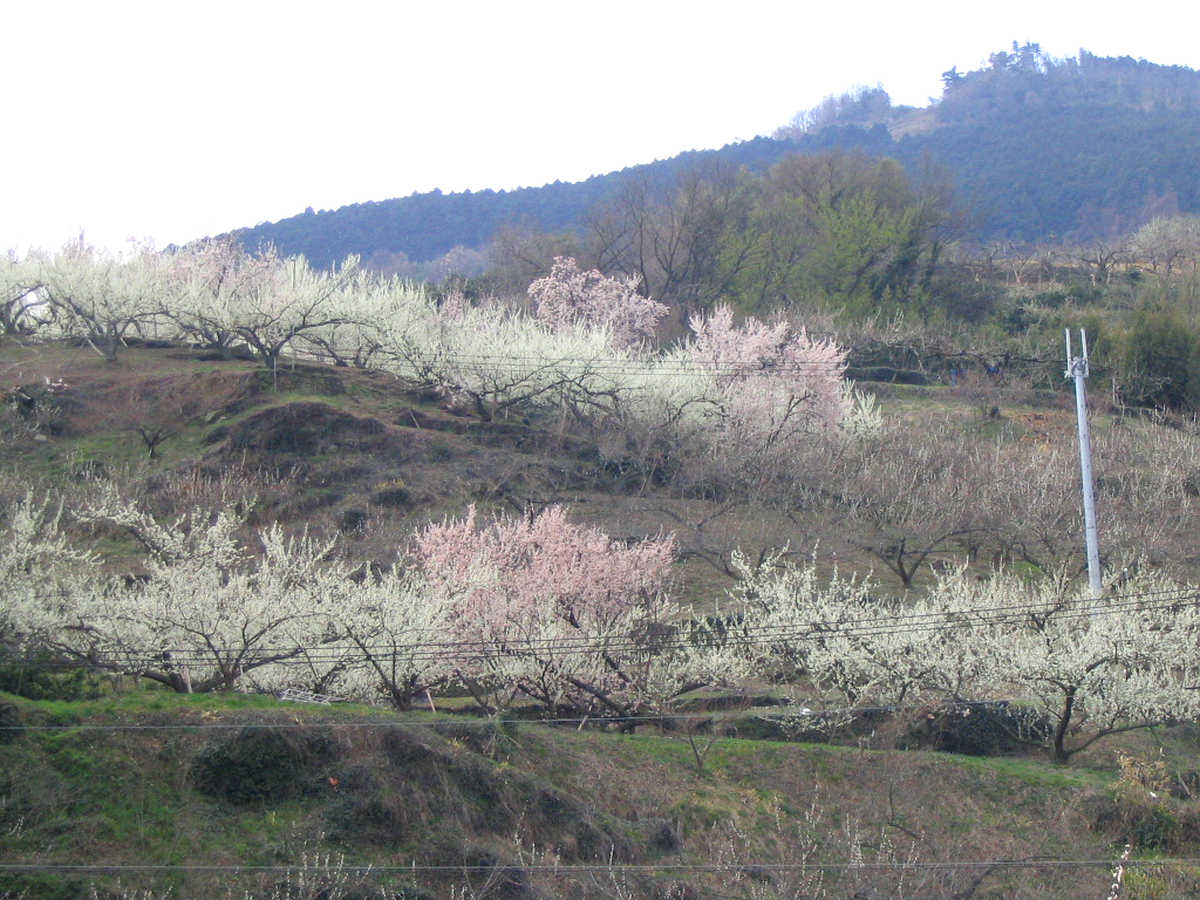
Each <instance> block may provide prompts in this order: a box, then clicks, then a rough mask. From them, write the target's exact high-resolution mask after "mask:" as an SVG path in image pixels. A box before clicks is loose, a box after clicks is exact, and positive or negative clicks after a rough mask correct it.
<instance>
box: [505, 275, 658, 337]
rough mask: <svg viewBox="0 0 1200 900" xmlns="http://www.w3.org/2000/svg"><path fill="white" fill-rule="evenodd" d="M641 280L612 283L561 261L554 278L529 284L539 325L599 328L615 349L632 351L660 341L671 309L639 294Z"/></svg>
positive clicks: (620, 280) (540, 279)
mask: <svg viewBox="0 0 1200 900" xmlns="http://www.w3.org/2000/svg"><path fill="white" fill-rule="evenodd" d="M637 287H638V280H637V279H636V278H629V279H619V278H608V277H607V276H605V275H602V274H601V273H600V271H599V270H598V269H592V270H590V271H587V272H584V271H582V270H581V269H580V268H579V265H578V264H577V263H576V262H575V260H574V259H573V258H571V257H565V258H564V257H561V256H556V257H555V258H554V265H553V266H552V267H551V269H550V274H549V275H547V276H545V277H544V278H539V279H537V280H536V281H534V282H533V283H532V284H530V285H529V299H530V300H532V301H533V304H534V312H535V315H536V316H537V319H538V321H539V322H542V323H543V324H546V325H549V326H550V327H551V328H553V329H555V330H560V329H563V328H568V327H570V326H573V325H577V324H583V325H598V326H601V327H604V328H607V329H608V330H609V332H610V333H611V339H612V342H613V345H614V346H617V347H628V346H632V345H634V344H638V343H640V342H642V341H644V340H647V339H649V338H652V337H653V336H654V329H655V328H656V327H657V326H658V322H659V320H660V319H661V318H662V317H663V316H665V315H666V314H667V307H666V306H664V305H663V304H661V303H659V302H658V301H656V300H651V299H650V298H649V297H643V296H642V295H641V294H639V293H638V292H637Z"/></svg>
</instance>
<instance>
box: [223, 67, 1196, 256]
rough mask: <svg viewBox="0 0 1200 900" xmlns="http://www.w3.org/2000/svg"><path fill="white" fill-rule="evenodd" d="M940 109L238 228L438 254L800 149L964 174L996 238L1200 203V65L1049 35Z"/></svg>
mask: <svg viewBox="0 0 1200 900" xmlns="http://www.w3.org/2000/svg"><path fill="white" fill-rule="evenodd" d="M943 83H944V90H943V94H942V97H941V98H940V100H938V101H937V102H935V103H933V104H931V105H930V106H929V107H927V108H925V109H914V108H912V107H906V106H893V105H892V104H891V102H890V99H889V98H888V97H887V95H886V93H885V92H884V91H882V89H873V90H867V91H858V92H852V93H851V94H848V95H845V96H844V97H843V98H832V99H831V100H828V101H826V102H825V103H824V104H822V106H820V107H818V108H817V109H816V110H813V111H810V112H809V113H807V114H806V113H802V114H800V115H799V116H797V119H796V120H795V121H794V123H793V125H792V126H791V127H784V128H781V129H779V131H777V132H776V135H775V136H774V137H771V138H768V137H759V138H755V139H754V140H752V141H746V142H742V143H737V144H730V145H728V146H726V147H723V148H721V149H720V150H707V151H692V152H688V153H683V154H680V155H679V156H676V157H673V158H671V159H668V160H661V161H658V162H654V163H649V164H646V165H642V166H635V167H631V168H629V169H624V170H621V171H619V172H612V173H609V174H606V175H598V176H594V177H592V178H590V179H588V180H586V181H582V182H576V183H563V182H555V183H553V184H547V185H544V186H542V187H527V188H520V189H517V190H513V191H491V190H487V191H477V192H464V193H454V194H443V193H441V192H440V191H433V192H430V193H424V194H413V195H411V196H409V197H403V198H396V199H391V200H383V201H373V202H367V203H359V204H353V205H350V206H345V207H342V208H340V209H337V210H321V211H320V212H314V211H313V210H312V209H311V208H309V209H308V210H306V211H305V212H304V213H302V214H300V215H297V216H292V217H290V218H287V219H282V220H280V221H278V222H273V223H260V224H258V225H256V226H254V227H253V228H243V229H239V230H237V231H235V232H234V234H235V235H236V236H237V237H238V238H239V239H240V240H241V241H242V243H243V245H244V246H246V247H247V249H255V248H257V247H259V246H261V245H263V244H266V243H271V244H274V245H275V246H276V247H277V248H278V249H279V250H280V251H281V252H282V253H284V254H295V253H303V254H304V255H305V256H307V257H308V258H309V259H310V260H311V261H312V262H313V263H314V264H316V265H318V266H327V265H330V264H332V263H333V262H335V261H337V260H339V259H341V258H344V257H345V256H346V255H348V254H351V253H355V254H359V255H361V256H363V257H364V258H368V259H369V258H371V257H372V256H373V255H374V256H377V257H378V256H381V255H389V254H391V255H395V254H404V255H405V256H406V257H407V258H408V259H411V260H431V259H435V258H437V257H439V256H441V255H443V254H446V253H447V252H449V251H450V250H452V249H453V248H455V247H469V248H481V247H484V246H486V245H487V244H488V243H489V242H490V241H491V240H492V238H493V237H494V236H495V235H496V233H497V232H498V231H499V230H500V229H501V228H502V227H504V226H506V225H520V226H523V227H526V228H529V229H531V230H535V231H540V232H555V231H565V230H573V229H577V228H579V227H580V226H581V224H582V223H583V222H584V220H585V219H586V217H587V215H588V214H589V212H590V211H591V210H593V209H594V208H595V207H596V206H597V205H598V204H600V203H602V202H604V201H606V200H608V199H610V198H612V197H613V196H614V195H616V194H617V193H618V192H619V191H620V190H621V189H622V188H623V187H624V186H626V185H628V184H629V183H630V182H631V181H634V180H647V179H648V180H650V181H653V182H659V183H671V182H672V181H673V180H674V179H678V178H679V177H681V176H682V175H683V174H685V173H687V172H689V171H692V170H696V169H698V168H702V167H706V166H708V167H711V166H714V165H715V166H720V167H723V168H728V167H734V168H738V167H744V168H745V169H747V170H748V171H749V172H752V173H761V172H764V171H766V170H767V169H768V168H769V167H770V166H772V165H774V164H775V163H777V162H778V161H779V160H781V159H782V158H784V157H785V156H787V155H789V154H793V153H797V152H799V153H820V152H825V151H829V150H834V149H842V150H856V151H862V152H864V153H866V154H868V155H871V156H880V157H891V158H894V159H896V160H898V161H899V162H900V163H901V164H902V165H903V166H904V167H905V168H906V169H907V170H908V172H909V173H910V174H912V175H914V176H916V175H917V174H918V173H919V172H920V171H921V170H922V169H923V168H928V167H929V166H930V165H933V166H936V167H938V168H941V169H944V170H945V171H946V172H948V173H949V174H950V176H951V178H952V180H953V182H954V184H955V187H956V189H957V192H958V195H959V198H960V201H961V202H962V204H963V206H964V207H965V208H966V209H967V210H968V211H969V212H970V214H971V218H970V222H971V225H970V234H969V237H971V238H974V239H977V240H980V241H988V240H1013V241H1029V242H1035V241H1045V240H1059V239H1071V240H1076V241H1080V240H1088V239H1092V238H1097V237H1106V236H1112V235H1116V234H1119V233H1123V232H1127V231H1129V230H1131V229H1132V228H1135V227H1137V226H1138V225H1140V224H1143V223H1144V222H1146V221H1148V220H1149V219H1150V218H1152V217H1153V216H1155V215H1161V214H1173V213H1179V212H1196V211H1200V168H1198V167H1197V166H1196V165H1195V147H1196V146H1197V145H1198V144H1200V115H1198V114H1197V113H1198V111H1200V73H1197V72H1196V71H1194V70H1192V69H1189V68H1185V67H1182V66H1162V65H1157V64H1154V63H1150V62H1147V61H1145V60H1134V59H1131V58H1129V57H1120V58H1106V57H1099V56H1095V55H1092V54H1090V53H1088V52H1086V51H1080V53H1079V56H1078V57H1075V58H1069V59H1066V60H1056V59H1053V58H1051V57H1049V56H1047V55H1046V54H1044V53H1043V52H1042V51H1041V49H1040V48H1039V47H1038V46H1037V45H1036V44H1025V45H1023V46H1018V45H1016V44H1014V45H1013V48H1012V51H1011V52H1009V51H1001V52H999V53H995V54H992V56H991V58H990V59H989V64H988V65H987V66H985V67H983V68H980V69H978V70H975V71H972V72H968V73H959V72H957V71H956V70H955V69H951V70H950V71H948V72H946V73H944V74H943Z"/></svg>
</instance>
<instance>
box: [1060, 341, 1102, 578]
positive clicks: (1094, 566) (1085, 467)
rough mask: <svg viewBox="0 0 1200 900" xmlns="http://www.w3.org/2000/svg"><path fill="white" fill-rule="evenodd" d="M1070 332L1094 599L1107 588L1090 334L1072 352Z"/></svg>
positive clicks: (1069, 366)
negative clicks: (1090, 406)
mask: <svg viewBox="0 0 1200 900" xmlns="http://www.w3.org/2000/svg"><path fill="white" fill-rule="evenodd" d="M1064 331H1065V332H1066V335H1067V371H1066V373H1065V374H1066V377H1067V378H1074V379H1075V416H1076V418H1077V419H1078V420H1079V471H1080V474H1081V475H1082V476H1083V478H1082V481H1083V526H1084V534H1085V537H1086V539H1087V562H1088V588H1089V590H1090V592H1091V595H1092V599H1093V600H1099V599H1100V593H1101V591H1102V590H1103V589H1104V588H1103V585H1102V584H1101V583H1100V539H1099V537H1098V536H1097V532H1096V492H1095V490H1094V488H1093V487H1092V440H1091V437H1090V436H1089V435H1088V419H1087V386H1086V384H1085V383H1084V381H1085V379H1086V378H1087V377H1088V355H1087V335H1086V334H1085V333H1084V330H1083V329H1082V328H1080V329H1079V343H1080V346H1081V348H1082V352H1083V355H1082V356H1072V355H1071V329H1069V328H1067V329H1064Z"/></svg>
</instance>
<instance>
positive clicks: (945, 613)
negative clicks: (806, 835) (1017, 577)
mask: <svg viewBox="0 0 1200 900" xmlns="http://www.w3.org/2000/svg"><path fill="white" fill-rule="evenodd" d="M1148 598H1154V599H1153V600H1151V602H1143V601H1145V600H1147V599H1148ZM1197 600H1200V594H1197V593H1196V592H1195V591H1194V590H1192V589H1190V588H1177V589H1171V590H1160V591H1146V592H1141V593H1135V594H1124V595H1115V596H1113V597H1112V598H1110V599H1107V600H1100V601H1096V602H1091V603H1089V602H1084V603H1080V602H1075V603H1069V604H1058V603H1037V602H1033V601H1030V602H1025V603H1019V604H1008V605H999V606H991V607H972V608H968V609H961V610H955V609H948V610H934V611H930V612H924V613H906V614H894V615H890V616H884V617H881V618H878V619H872V620H851V621H849V622H847V621H841V620H826V621H809V622H800V623H796V624H786V625H775V626H752V625H745V624H743V623H741V622H739V621H738V620H737V619H736V618H734V619H732V620H728V621H727V620H720V619H718V620H717V621H716V622H703V621H698V620H691V621H690V622H687V623H684V625H683V628H687V627H689V626H690V627H693V628H694V629H696V630H695V631H693V632H692V634H686V633H684V634H680V633H679V632H676V634H677V636H676V637H674V638H654V639H650V640H648V641H647V640H639V639H635V638H630V637H627V636H620V637H615V638H613V639H610V640H597V638H596V637H595V636H593V635H587V634H580V635H578V636H558V637H553V638H523V637H522V636H521V635H520V634H519V633H516V634H514V633H502V634H497V635H496V636H494V637H492V638H481V639H476V640H445V641H428V640H422V641H415V642H393V643H390V644H366V645H363V646H359V645H357V644H354V645H351V644H346V645H345V649H344V650H332V649H326V648H327V647H328V645H327V644H326V645H322V644H318V645H316V646H315V647H314V648H313V649H311V650H308V649H306V648H303V647H301V648H297V647H272V646H253V645H250V646H241V647H232V646H226V647H215V646H209V647H207V648H205V649H204V650H199V649H197V648H183V647H170V646H165V647H158V648H154V649H148V648H134V649H126V650H96V651H92V652H90V653H89V654H88V655H87V657H86V658H81V659H79V660H78V662H79V663H82V664H87V663H89V662H90V663H94V664H96V665H117V664H123V665H126V666H136V665H139V664H150V665H153V666H162V665H164V664H170V665H174V666H183V665H209V664H212V663H214V662H216V661H217V660H222V661H224V662H227V663H232V662H234V661H236V659H237V658H238V657H245V656H247V655H248V654H253V661H255V662H257V661H258V660H260V659H262V658H263V657H270V656H276V655H277V656H279V657H280V659H278V660H275V661H274V662H276V663H279V664H291V665H294V664H314V663H330V664H331V663H337V662H343V661H346V660H347V659H348V658H350V657H353V656H355V655H362V654H366V653H369V654H372V655H377V656H389V655H390V656H404V657H405V658H407V659H409V660H412V661H430V662H435V661H455V660H459V661H461V660H474V659H479V658H483V657H489V656H521V655H530V654H537V653H545V654H568V655H570V654H593V653H596V652H610V653H635V652H636V653H661V652H666V651H671V650H687V649H693V648H695V647H696V646H698V645H699V644H702V643H704V642H706V641H711V642H713V643H723V644H725V645H732V646H738V647H752V646H761V645H764V644H773V643H779V642H782V641H789V640H793V641H806V640H808V641H811V640H817V639H822V638H837V637H870V636H894V635H905V634H911V635H918V634H929V633H931V632H937V633H940V632H953V631H957V630H965V629H974V628H988V627H999V626H1003V625H1011V624H1023V623H1025V622H1026V621H1027V620H1028V619H1029V618H1031V617H1037V616H1040V615H1044V616H1055V617H1056V618H1058V619H1067V620H1075V619H1087V618H1092V617H1099V616H1106V615H1118V614H1122V613H1128V612H1155V611H1160V610H1163V609H1169V608H1171V607H1175V606H1179V605H1181V604H1183V603H1190V602H1196V601H1197ZM666 624H668V623H664V625H666ZM674 627H677V628H678V627H680V626H674ZM425 630H426V631H428V629H425ZM342 640H345V638H343V639H342ZM330 643H332V642H330ZM27 661H28V663H29V664H31V665H44V664H45V662H39V661H37V660H36V659H29V660H27Z"/></svg>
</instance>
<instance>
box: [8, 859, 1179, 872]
mask: <svg viewBox="0 0 1200 900" xmlns="http://www.w3.org/2000/svg"><path fill="white" fill-rule="evenodd" d="M1113 863H1114V860H1112V859H1106V858H1083V859H1067V858H1055V857H1031V858H1023V859H1013V858H1001V859H976V860H945V861H937V862H920V861H912V862H866V861H862V862H859V861H841V862H830V863H819V862H818V863H814V862H798V863H756V862H741V861H739V862H736V863H683V862H680V863H557V864H551V863H497V864H496V865H481V864H464V865H446V864H443V865H432V864H428V863H415V862H414V863H412V864H409V865H403V864H399V865H374V864H371V865H352V864H337V865H336V868H337V870H338V871H340V872H345V873H350V874H358V875H366V874H371V873H375V874H380V875H395V874H404V873H411V872H429V873H434V872H447V873H486V872H494V871H496V870H498V869H508V868H511V869H520V870H522V871H524V872H535V873H542V874H568V875H569V874H572V873H589V872H626V873H639V872H645V873H651V872H684V871H686V872H740V873H743V874H744V873H745V872H746V870H749V869H759V870H762V871H769V872H803V871H827V872H828V871H895V870H898V869H902V870H918V871H954V870H959V869H983V868H1009V869H1014V868H1017V869H1036V868H1043V867H1044V868H1091V867H1096V866H1103V867H1106V868H1111V867H1112V865H1113ZM1195 865H1200V857H1156V858H1152V859H1140V860H1132V859H1131V860H1129V861H1128V862H1127V863H1126V866H1128V867H1134V866H1136V867H1142V868H1173V867H1181V866H1195ZM305 868H306V867H305V865H304V864H303V863H298V864H295V865H290V866H289V865H273V866H267V865H244V866H239V865H230V864H212V865H207V864H203V863H179V864H166V863H163V864H158V863H140V864H139V863H0V871H10V872H116V873H119V872H197V873H203V872H222V873H229V872H243V873H248V874H258V873H267V874H287V873H292V872H299V871H304V870H305ZM309 868H311V864H310V865H309Z"/></svg>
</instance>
